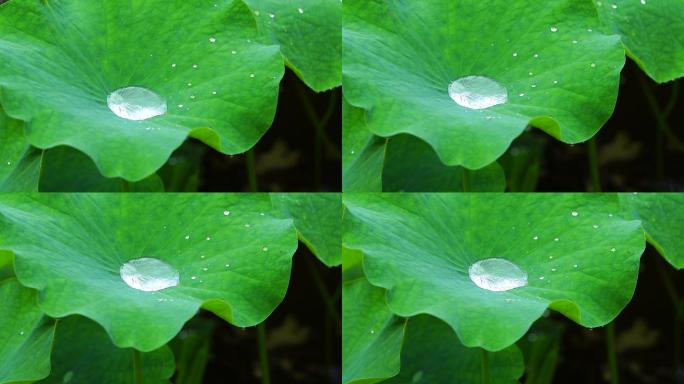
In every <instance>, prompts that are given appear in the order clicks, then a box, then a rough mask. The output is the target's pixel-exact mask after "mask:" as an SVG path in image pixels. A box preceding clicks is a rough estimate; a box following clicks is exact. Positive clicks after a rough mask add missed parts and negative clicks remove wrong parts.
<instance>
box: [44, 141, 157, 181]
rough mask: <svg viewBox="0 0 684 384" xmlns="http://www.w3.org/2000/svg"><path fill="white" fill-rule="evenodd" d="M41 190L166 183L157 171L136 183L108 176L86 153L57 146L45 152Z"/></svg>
mask: <svg viewBox="0 0 684 384" xmlns="http://www.w3.org/2000/svg"><path fill="white" fill-rule="evenodd" d="M40 191H41V192H128V191H133V192H163V191H164V184H163V183H162V181H161V179H160V178H159V176H157V175H156V174H154V175H151V176H149V177H147V178H145V179H143V180H141V181H139V182H136V183H128V182H127V181H126V180H123V179H120V178H114V179H108V178H106V177H104V176H102V175H101V174H100V171H98V169H97V167H96V166H95V164H93V161H92V160H91V159H90V158H89V157H88V156H86V155H85V154H83V153H81V152H79V151H77V150H75V149H73V148H69V147H56V148H53V149H50V150H48V151H45V154H44V155H43V170H42V175H41V178H40Z"/></svg>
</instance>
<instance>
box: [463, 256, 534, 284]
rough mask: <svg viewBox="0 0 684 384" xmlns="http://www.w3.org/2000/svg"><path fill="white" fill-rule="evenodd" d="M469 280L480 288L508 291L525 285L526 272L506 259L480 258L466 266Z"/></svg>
mask: <svg viewBox="0 0 684 384" xmlns="http://www.w3.org/2000/svg"><path fill="white" fill-rule="evenodd" d="M468 274H469V276H470V280H472V282H473V283H475V285H477V286H478V287H480V288H482V289H486V290H488V291H494V292H503V291H508V290H511V289H514V288H520V287H524V286H526V285H527V272H525V271H523V270H522V269H521V268H520V267H519V266H518V265H516V264H514V263H513V262H510V261H508V260H506V259H501V258H491V259H485V260H480V261H478V262H476V263H474V264H473V265H471V266H470V268H468Z"/></svg>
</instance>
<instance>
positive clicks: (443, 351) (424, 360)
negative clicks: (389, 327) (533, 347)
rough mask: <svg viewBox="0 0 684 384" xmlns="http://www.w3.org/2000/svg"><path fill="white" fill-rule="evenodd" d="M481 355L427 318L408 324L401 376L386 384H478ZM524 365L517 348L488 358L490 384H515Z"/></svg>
mask: <svg viewBox="0 0 684 384" xmlns="http://www.w3.org/2000/svg"><path fill="white" fill-rule="evenodd" d="M481 359H482V351H481V350H479V349H473V348H466V347H464V346H463V345H462V344H461V342H460V341H459V340H458V337H456V335H455V334H454V331H453V330H452V329H451V328H449V326H448V325H446V324H445V323H444V322H442V321H440V320H438V319H435V318H434V317H430V316H416V317H413V318H411V319H409V321H408V325H407V326H406V339H405V341H404V348H403V350H402V351H401V373H400V374H399V375H397V376H396V377H394V378H392V379H390V380H387V381H386V382H385V383H387V384H390V383H394V384H400V383H459V384H479V383H481V382H482V378H481V369H482V368H481ZM524 370H525V365H524V363H523V357H522V353H521V352H520V350H519V349H518V347H516V346H511V347H508V348H506V349H504V350H503V351H500V352H496V353H490V354H489V371H490V375H491V382H492V383H497V384H499V383H501V384H503V383H508V384H512V383H516V384H517V383H518V382H519V379H520V377H521V376H522V375H523V372H524Z"/></svg>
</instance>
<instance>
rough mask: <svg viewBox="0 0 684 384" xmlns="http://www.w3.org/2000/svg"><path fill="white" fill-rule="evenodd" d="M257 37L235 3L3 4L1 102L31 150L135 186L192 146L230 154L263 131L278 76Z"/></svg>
mask: <svg viewBox="0 0 684 384" xmlns="http://www.w3.org/2000/svg"><path fill="white" fill-rule="evenodd" d="M258 39H259V35H258V32H257V29H256V25H255V22H254V19H253V18H252V14H251V11H250V10H249V8H248V7H247V6H246V5H245V4H244V3H243V2H242V1H239V0H220V1H219V0H211V1H209V0H192V1H185V2H171V3H170V2H168V1H164V0H144V1H143V0H135V1H133V2H130V3H128V4H127V5H126V6H125V7H122V6H121V5H120V4H118V3H115V2H108V1H88V0H57V1H51V2H49V3H45V2H39V1H33V0H16V1H11V2H8V3H5V4H3V5H1V6H0V89H2V93H1V94H0V102H1V103H2V105H3V107H4V108H5V111H6V112H7V114H8V115H9V116H11V117H13V118H15V119H18V120H23V121H27V122H28V123H29V125H28V126H29V127H30V129H26V136H27V139H28V141H29V142H30V143H31V144H32V145H33V146H36V147H38V148H42V149H45V148H51V147H55V146H58V145H67V146H71V147H74V148H77V149H79V150H81V151H82V152H84V153H86V154H87V155H88V156H89V157H91V158H92V159H93V161H94V162H95V164H96V165H97V167H98V168H99V169H100V171H101V172H102V174H103V175H104V176H106V177H110V178H112V177H122V178H125V179H127V180H131V181H138V180H141V179H143V178H145V177H147V176H149V175H151V174H152V173H154V172H155V171H156V170H157V169H158V168H159V167H161V166H162V164H164V162H166V160H167V159H168V158H169V156H170V154H171V152H172V151H173V150H174V149H175V148H177V147H178V146H180V145H181V143H182V142H183V141H184V140H185V139H186V138H187V137H189V136H190V137H194V138H197V139H199V140H201V141H203V142H204V143H206V144H207V145H209V146H211V147H213V148H215V149H216V150H218V151H221V152H223V153H226V154H236V153H242V152H244V151H246V150H248V149H249V148H251V147H252V146H253V145H254V144H255V143H256V142H257V141H258V140H259V138H260V137H261V136H262V135H263V134H264V133H265V132H266V130H267V129H268V127H269V126H270V125H271V122H272V120H273V116H274V113H275V107H276V100H277V94H278V89H279V82H280V79H281V78H282V75H283V72H284V66H283V61H282V57H281V56H280V54H279V52H278V47H276V46H267V45H263V44H260V43H259V42H258V41H257V40H258ZM129 87H138V88H134V90H130V89H129ZM141 88H142V89H141ZM122 90H124V91H122ZM119 92H122V93H119ZM110 97H111V103H110V102H109V101H108V99H110ZM127 103H128V105H130V106H131V108H126V105H127ZM110 104H111V105H110ZM133 107H135V108H133ZM115 112H116V113H115ZM119 116H124V117H119Z"/></svg>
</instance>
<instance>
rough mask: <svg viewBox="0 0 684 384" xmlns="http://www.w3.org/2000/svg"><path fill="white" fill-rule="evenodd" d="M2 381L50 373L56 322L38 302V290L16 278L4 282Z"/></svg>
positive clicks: (0, 349) (0, 323) (0, 328)
mask: <svg viewBox="0 0 684 384" xmlns="http://www.w3.org/2000/svg"><path fill="white" fill-rule="evenodd" d="M0 298H2V305H1V306H0V340H2V343H0V383H3V384H4V383H17V382H24V381H35V380H40V379H42V378H44V377H46V376H47V375H48V374H49V373H50V349H51V348H52V338H53V336H54V331H55V323H54V321H52V320H48V319H46V318H45V317H44V316H43V314H42V313H41V312H40V309H39V308H38V305H37V300H38V299H37V294H36V291H34V290H32V289H28V288H24V287H22V286H21V285H20V284H19V282H17V280H16V279H7V280H3V281H1V282H0Z"/></svg>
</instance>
